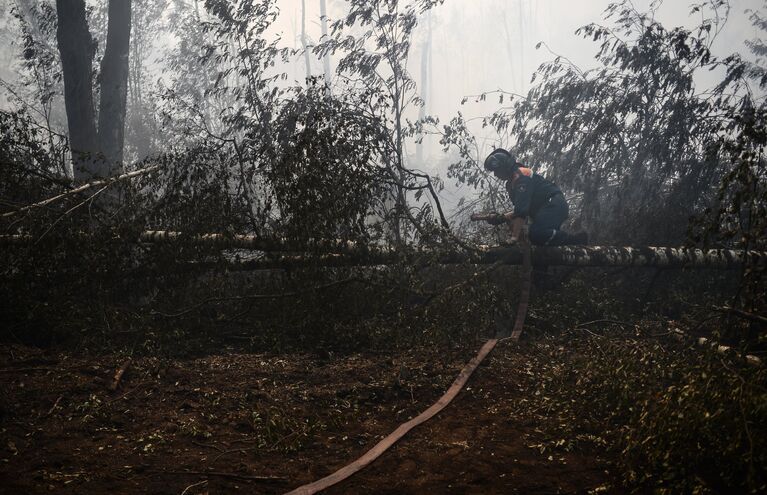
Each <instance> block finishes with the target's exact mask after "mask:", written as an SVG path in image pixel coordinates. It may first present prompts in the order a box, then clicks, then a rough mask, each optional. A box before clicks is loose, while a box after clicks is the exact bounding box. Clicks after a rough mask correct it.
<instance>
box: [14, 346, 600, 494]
mask: <svg viewBox="0 0 767 495" xmlns="http://www.w3.org/2000/svg"><path fill="white" fill-rule="evenodd" d="M478 348H479V343H477V344H476V345H475V346H473V347H472V346H463V347H461V348H455V349H453V350H445V347H440V348H431V347H423V348H413V349H409V350H407V351H404V352H392V353H386V354H375V353H363V354H353V355H343V356H332V355H331V356H325V357H322V358H320V357H317V356H309V355H306V354H290V355H266V354H242V353H238V352H237V351H236V350H235V349H227V348H222V349H219V351H218V354H216V355H208V356H204V357H196V358H189V359H160V358H150V357H146V358H137V359H135V360H134V361H133V363H132V365H131V366H130V367H129V368H128V371H127V372H126V374H125V375H124V378H123V380H122V382H121V384H120V387H119V388H118V390H117V391H115V392H110V390H109V385H110V383H111V382H112V379H113V376H114V374H115V369H116V368H117V367H119V366H120V364H121V363H122V362H124V357H123V356H118V355H102V356H96V357H83V356H76V355H69V354H64V353H59V352H54V351H43V350H40V349H34V348H29V347H23V346H17V345H3V346H2V347H0V439H1V440H2V444H0V492H1V493H8V494H19V493H29V494H34V493H96V494H101V493H149V494H173V493H175V494H182V493H184V495H193V494H201V493H238V492H239V493H284V492H286V491H288V490H290V489H292V488H295V487H297V486H299V485H301V484H304V483H307V482H310V481H313V480H315V479H318V478H320V477H322V476H325V475H327V474H329V473H331V472H333V471H335V470H336V469H338V468H340V467H342V466H344V465H346V464H347V463H348V462H350V461H352V460H353V459H355V458H356V457H358V456H359V455H361V454H362V453H364V452H365V451H366V450H367V449H368V448H370V447H371V446H372V445H373V444H375V443H376V442H377V441H378V440H379V439H380V438H382V437H383V436H385V435H386V434H388V433H390V432H391V431H392V430H393V429H394V428H396V426H397V425H399V424H400V423H402V422H404V421H406V420H408V419H409V418H411V417H413V416H415V415H416V414H418V413H420V412H421V411H423V410H424V409H426V408H427V407H428V406H429V405H431V404H432V403H433V402H434V401H435V400H436V399H437V398H438V397H439V396H440V395H441V394H442V393H443V392H444V390H445V389H446V388H447V387H448V386H449V384H450V383H451V382H452V381H453V379H454V378H455V376H456V374H457V373H458V372H459V371H460V369H461V368H462V367H463V365H464V364H465V363H466V362H467V361H468V360H469V359H471V358H472V357H473V355H474V353H475V352H476V350H477V349H478ZM552 352H553V353H556V352H565V351H564V348H563V347H562V342H558V341H557V340H556V338H534V339H527V340H524V341H523V342H519V343H512V342H502V343H500V344H499V346H498V347H497V348H496V349H495V350H494V351H493V353H492V354H491V355H490V357H489V358H488V359H487V360H486V363H485V364H483V365H482V366H481V367H480V368H479V369H478V370H477V372H476V373H475V375H474V376H473V377H472V378H471V379H470V381H469V383H468V385H467V388H465V389H464V390H463V391H462V392H461V394H460V395H459V396H458V398H457V399H456V400H455V401H454V402H453V403H452V404H451V405H450V406H448V407H447V409H445V410H444V411H443V412H442V413H440V414H439V415H437V416H436V417H435V418H433V419H432V420H430V421H429V422H427V423H426V424H424V425H422V426H420V427H418V428H416V429H415V430H414V431H413V432H411V433H410V434H409V435H408V436H406V437H405V438H404V439H403V440H402V441H401V442H400V443H399V444H397V445H395V446H394V447H393V448H392V449H391V450H390V451H389V452H387V453H385V454H384V455H383V456H382V457H381V458H379V459H378V460H377V461H375V462H374V463H373V464H372V465H370V466H369V467H368V468H366V469H365V470H363V471H362V472H360V473H358V474H356V475H355V476H353V477H352V478H351V479H349V480H346V481H345V482H343V483H341V484H340V485H337V486H336V487H334V488H332V489H330V490H328V492H327V493H339V494H340V493H398V494H399V493H429V492H432V493H528V494H549V493H590V492H591V493H596V492H600V493H603V492H608V493H609V492H611V491H612V490H611V489H609V486H610V485H611V484H612V483H611V478H612V475H611V473H610V471H609V470H610V467H609V466H610V463H609V459H606V458H605V454H604V449H603V448H600V447H599V443H598V442H593V441H587V440H584V441H579V440H578V439H589V438H593V435H592V433H593V432H577V431H575V432H573V434H572V436H571V437H570V438H567V439H565V438H560V434H559V433H557V432H558V431H560V429H561V426H562V425H561V422H562V421H563V419H562V418H558V417H556V415H547V414H545V401H546V400H547V399H546V384H545V383H542V379H541V378H540V376H539V374H538V373H537V370H536V368H537V367H538V366H539V365H540V360H541V359H545V356H546V355H551V353H552ZM536 404H537V405H536ZM541 405H543V406H544V407H540V406H541ZM533 406H535V407H533ZM249 476H251V477H255V476H257V477H265V478H273V479H248V477H249Z"/></svg>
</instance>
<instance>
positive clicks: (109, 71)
mask: <svg viewBox="0 0 767 495" xmlns="http://www.w3.org/2000/svg"><path fill="white" fill-rule="evenodd" d="M130 30H131V1H130V0H109V25H108V28H107V44H106V49H105V51H104V58H103V59H102V60H101V102H100V105H99V149H100V150H101V152H102V153H103V154H104V159H105V160H106V164H105V165H106V166H105V168H104V170H105V171H106V172H107V173H108V175H112V173H113V172H115V171H116V170H118V169H119V167H120V163H121V162H122V159H123V145H124V142H125V100H126V98H127V90H128V53H129V49H130Z"/></svg>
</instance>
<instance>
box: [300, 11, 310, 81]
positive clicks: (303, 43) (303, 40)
mask: <svg viewBox="0 0 767 495" xmlns="http://www.w3.org/2000/svg"><path fill="white" fill-rule="evenodd" d="M301 46H303V47H304V61H305V62H306V79H309V78H310V77H312V64H311V62H310V60H309V43H307V42H306V0H301Z"/></svg>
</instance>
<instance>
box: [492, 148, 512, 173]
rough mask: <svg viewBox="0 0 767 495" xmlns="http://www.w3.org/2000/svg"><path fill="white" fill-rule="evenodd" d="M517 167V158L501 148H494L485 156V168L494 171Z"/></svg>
mask: <svg viewBox="0 0 767 495" xmlns="http://www.w3.org/2000/svg"><path fill="white" fill-rule="evenodd" d="M515 168H517V160H516V158H515V157H514V155H512V154H511V153H510V152H508V151H507V150H505V149H503V148H497V149H494V150H493V151H492V152H491V153H490V154H489V155H488V156H487V158H485V170H487V171H488V172H495V171H496V170H501V169H507V170H513V169H515Z"/></svg>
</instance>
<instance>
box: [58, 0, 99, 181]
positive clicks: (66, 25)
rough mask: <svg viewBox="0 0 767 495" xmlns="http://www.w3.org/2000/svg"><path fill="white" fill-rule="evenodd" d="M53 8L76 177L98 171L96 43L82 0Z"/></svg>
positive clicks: (61, 1) (66, 0)
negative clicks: (93, 75)
mask: <svg viewBox="0 0 767 495" xmlns="http://www.w3.org/2000/svg"><path fill="white" fill-rule="evenodd" d="M56 11H57V14H58V26H57V28H56V38H57V41H58V44H59V51H60V52H61V66H62V70H63V73H64V105H65V107H66V112H67V124H68V126H69V144H70V149H71V150H72V166H73V171H74V177H75V180H78V181H79V180H85V179H88V178H90V177H92V176H93V175H100V174H98V173H97V172H98V171H97V170H94V168H95V166H94V164H95V162H96V160H95V159H96V154H97V150H98V148H97V134H96V124H95V120H94V113H93V88H92V86H91V83H92V80H91V75H92V73H93V62H92V61H93V55H94V53H95V51H96V45H95V43H94V41H93V38H92V37H91V33H90V31H89V30H88V23H87V21H86V20H85V1H84V0H56Z"/></svg>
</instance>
